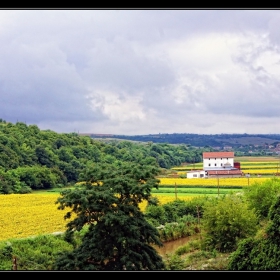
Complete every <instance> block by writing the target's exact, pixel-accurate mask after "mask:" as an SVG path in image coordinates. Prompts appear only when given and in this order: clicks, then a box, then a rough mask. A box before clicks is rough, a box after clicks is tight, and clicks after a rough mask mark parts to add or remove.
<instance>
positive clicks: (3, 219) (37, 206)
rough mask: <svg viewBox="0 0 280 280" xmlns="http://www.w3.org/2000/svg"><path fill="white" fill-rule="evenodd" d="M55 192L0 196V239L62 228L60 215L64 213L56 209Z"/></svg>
mask: <svg viewBox="0 0 280 280" xmlns="http://www.w3.org/2000/svg"><path fill="white" fill-rule="evenodd" d="M58 196H59V195H58V194H47V195H44V194H9V195H0V209H1V215H0V228H1V231H0V240H5V239H9V238H23V237H28V236H32V235H38V234H43V233H52V232H56V231H65V229H66V227H65V225H66V223H67V222H68V221H67V222H66V221H65V220H64V218H63V216H64V214H65V213H66V212H67V211H66V210H65V211H62V210H58V209H57V207H58V204H55V201H56V200H57V198H58Z"/></svg>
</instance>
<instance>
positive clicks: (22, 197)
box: [0, 194, 192, 241]
mask: <svg viewBox="0 0 280 280" xmlns="http://www.w3.org/2000/svg"><path fill="white" fill-rule="evenodd" d="M58 196H59V194H46V195H45V194H9V195H0V209H1V215H0V229H1V231H0V241H2V240H7V239H11V238H24V237H29V236H36V235H39V234H49V233H53V232H64V231H65V230H66V223H67V222H68V221H69V220H64V215H65V214H66V212H67V210H58V209H57V207H58V204H55V202H56V200H57V198H58ZM156 196H157V197H158V199H159V202H160V203H161V204H164V203H167V202H169V201H174V199H175V198H174V197H172V196H164V195H156ZM178 198H180V199H187V200H189V199H191V198H192V197H190V196H186V197H184V196H182V197H181V196H180V197H178ZM146 206H147V201H144V202H142V203H140V205H139V207H140V209H141V211H144V210H145V208H146Z"/></svg>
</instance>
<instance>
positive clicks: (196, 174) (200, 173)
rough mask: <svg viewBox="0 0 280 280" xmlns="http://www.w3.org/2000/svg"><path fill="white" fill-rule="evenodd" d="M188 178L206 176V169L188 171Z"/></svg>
mask: <svg viewBox="0 0 280 280" xmlns="http://www.w3.org/2000/svg"><path fill="white" fill-rule="evenodd" d="M187 178H188V179H193V178H205V171H204V170H200V171H196V172H194V171H190V172H187Z"/></svg>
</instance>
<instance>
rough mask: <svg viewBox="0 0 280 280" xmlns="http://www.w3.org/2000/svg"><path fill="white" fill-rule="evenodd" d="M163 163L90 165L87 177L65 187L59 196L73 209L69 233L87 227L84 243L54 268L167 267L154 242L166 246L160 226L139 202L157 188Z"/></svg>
mask: <svg viewBox="0 0 280 280" xmlns="http://www.w3.org/2000/svg"><path fill="white" fill-rule="evenodd" d="M158 172H159V169H158V168H157V167H154V166H146V165H141V164H137V163H123V162H119V163H118V164H114V165H110V164H105V163H104V164H100V165H94V166H92V167H90V168H87V169H86V171H85V172H84V174H82V175H81V176H82V177H83V178H82V179H83V180H84V181H85V182H86V183H85V184H84V185H83V186H81V187H79V188H76V189H74V190H66V191H63V192H62V193H61V197H59V198H58V201H57V203H59V204H60V205H59V207H58V209H62V210H63V209H65V208H66V209H67V208H68V207H70V209H71V210H70V211H68V212H67V214H66V215H65V219H68V218H71V217H72V216H73V215H74V217H75V218H73V219H71V221H70V222H69V223H68V224H67V231H66V237H67V239H68V240H69V241H73V240H74V239H73V234H74V232H75V231H80V230H82V229H83V228H85V226H88V229H87V231H86V233H85V235H84V237H83V239H82V242H81V244H79V245H77V246H75V248H74V249H73V251H71V252H66V253H63V254H62V255H61V256H59V257H58V258H57V260H56V262H55V264H54V270H162V269H164V268H165V266H164V262H163V260H162V258H161V256H160V255H159V254H158V253H157V251H156V249H155V248H154V247H153V244H154V245H158V246H162V242H161V241H160V239H159V232H158V231H157V229H156V228H155V227H154V226H152V225H151V224H149V223H148V221H146V219H145V216H144V213H142V212H141V210H140V208H139V203H141V202H143V201H144V200H146V201H148V200H149V199H150V198H151V190H152V188H158V184H159V180H158V179H156V178H155V175H156V174H158Z"/></svg>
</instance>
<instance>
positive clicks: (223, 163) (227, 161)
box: [203, 152, 234, 170]
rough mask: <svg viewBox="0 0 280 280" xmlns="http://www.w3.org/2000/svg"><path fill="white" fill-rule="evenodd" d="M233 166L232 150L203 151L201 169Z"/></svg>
mask: <svg viewBox="0 0 280 280" xmlns="http://www.w3.org/2000/svg"><path fill="white" fill-rule="evenodd" d="M233 167H234V152H204V153H203V169H204V170H217V169H224V168H233Z"/></svg>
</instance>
